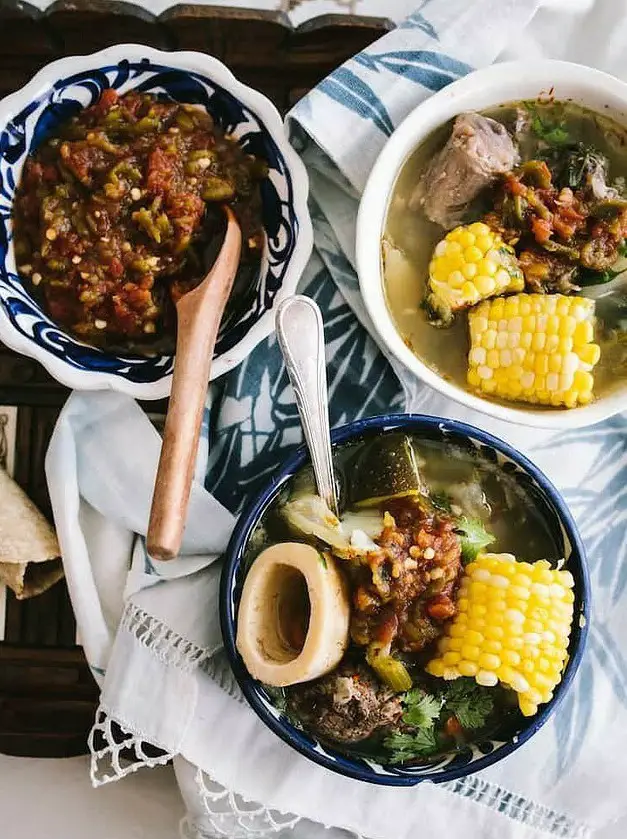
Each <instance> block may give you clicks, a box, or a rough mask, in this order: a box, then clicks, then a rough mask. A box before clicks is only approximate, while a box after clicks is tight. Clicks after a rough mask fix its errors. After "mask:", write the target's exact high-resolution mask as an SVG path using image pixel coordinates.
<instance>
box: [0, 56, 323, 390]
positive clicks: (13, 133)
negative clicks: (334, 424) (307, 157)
mask: <svg viewBox="0 0 627 839" xmlns="http://www.w3.org/2000/svg"><path fill="white" fill-rule="evenodd" d="M0 177H1V179H2V184H3V190H2V194H1V195H0V203H1V204H2V207H1V209H2V219H3V220H2V234H3V235H2V239H1V240H0V337H1V338H2V340H3V341H4V342H5V343H6V344H8V345H9V346H11V347H13V348H14V349H16V350H18V351H20V352H24V353H25V354H28V355H31V356H32V357H34V358H37V359H38V360H40V361H41V362H42V363H43V364H44V365H45V366H46V367H47V368H48V369H49V371H50V372H51V373H52V374H53V375H55V377H56V378H58V379H59V380H60V381H62V382H64V383H65V384H67V385H69V386H71V387H77V388H85V389H98V388H113V389H116V390H121V391H124V392H127V393H130V394H131V395H133V396H135V397H138V398H146V399H150V398H160V397H163V396H166V395H167V393H168V392H169V387H170V380H171V373H172V366H173V361H174V357H173V348H174V342H175V323H176V318H175V312H174V305H175V303H176V300H177V299H178V297H179V296H180V295H181V294H183V293H184V292H185V291H187V290H189V289H190V288H192V287H194V285H195V284H196V283H197V282H199V281H200V280H201V279H202V278H203V277H204V275H205V273H206V271H207V270H208V268H209V267H210V264H211V261H212V259H214V258H215V256H216V254H217V250H218V248H219V245H220V242H221V238H222V230H223V226H224V213H223V212H222V209H221V206H222V205H226V204H228V205H229V206H231V207H232V209H233V210H234V212H235V214H236V216H237V218H238V221H239V223H240V225H241V227H242V230H243V234H244V237H243V251H242V261H241V264H240V270H239V271H238V276H237V278H236V282H235V285H234V289H233V292H232V295H231V298H230V300H229V304H228V307H227V311H226V314H225V317H224V319H223V322H222V325H221V329H220V333H219V336H218V342H217V345H216V350H215V355H214V361H213V364H212V370H211V373H212V378H215V377H216V376H219V375H221V374H222V373H224V372H226V371H227V370H229V369H231V368H232V367H234V366H235V365H236V364H238V363H239V362H240V361H241V360H242V359H243V358H244V357H245V356H246V355H247V354H248V353H249V352H250V351H251V350H252V349H253V347H254V346H255V345H256V344H257V343H258V342H259V341H260V340H262V339H263V338H264V337H266V336H267V335H268V334H270V332H271V331H272V329H273V307H274V305H275V303H276V302H278V301H279V300H280V299H281V298H282V296H284V295H285V294H288V293H291V292H292V291H293V290H294V288H295V285H296V282H297V280H298V278H299V276H300V273H301V271H302V269H303V267H304V265H305V264H306V261H307V259H308V256H309V253H310V249H311V224H310V220H309V217H308V213H307V208H306V196H307V179H306V174H305V172H304V168H303V167H302V164H301V163H300V161H299V160H298V158H297V156H296V155H295V153H294V152H293V151H292V149H291V148H290V146H289V143H288V142H287V140H286V139H285V136H284V132H283V126H282V123H281V119H280V116H279V114H278V113H277V111H276V110H275V108H274V106H273V105H272V104H271V103H270V102H269V101H268V100H267V99H266V98H265V97H264V96H262V95H261V94H260V93H257V92H256V91H254V90H252V89H250V88H248V87H246V86H245V85H242V84H241V83H240V82H238V81H237V80H236V79H235V78H234V77H233V76H232V74H231V73H230V72H229V71H228V70H227V69H226V68H225V67H224V65H222V64H221V63H220V62H219V61H217V60H216V59H213V58H211V57H209V56H205V55H201V54H198V53H161V52H159V51H157V50H153V49H150V48H148V47H142V46H137V45H121V46H117V47H112V48H110V49H107V50H104V51H102V52H100V53H96V54H95V55H92V56H84V57H76V58H68V59H61V60H60V61H58V62H54V63H53V64H51V65H49V66H48V67H46V68H44V69H43V70H42V71H41V72H40V73H39V74H38V75H37V76H36V77H35V78H34V79H33V80H32V81H31V82H30V83H29V84H28V85H27V86H26V87H25V88H24V89H22V90H21V91H19V92H18V93H16V94H13V95H12V96H9V97H7V99H5V100H4V101H3V102H2V103H1V104H0Z"/></svg>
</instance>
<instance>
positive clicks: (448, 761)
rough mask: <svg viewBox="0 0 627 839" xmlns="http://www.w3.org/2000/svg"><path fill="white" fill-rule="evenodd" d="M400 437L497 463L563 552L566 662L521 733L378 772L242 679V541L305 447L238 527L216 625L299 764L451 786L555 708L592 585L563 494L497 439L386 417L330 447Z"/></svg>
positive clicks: (523, 737) (386, 780) (574, 657)
mask: <svg viewBox="0 0 627 839" xmlns="http://www.w3.org/2000/svg"><path fill="white" fill-rule="evenodd" d="M398 430H403V431H408V432H410V433H412V434H417V435H420V436H423V437H429V438H431V439H436V440H437V439H440V440H444V439H446V440H448V441H452V442H457V443H459V444H461V445H463V446H464V447H465V448H466V449H468V448H470V449H474V450H475V451H476V452H477V454H481V456H483V457H484V458H489V459H490V460H492V461H493V462H494V463H497V464H499V466H500V467H501V468H502V469H503V471H504V472H508V473H509V474H510V475H512V476H513V477H514V478H515V479H516V480H517V481H518V482H519V484H520V485H521V487H522V488H523V489H524V490H525V492H526V493H527V494H531V495H533V497H534V500H535V504H536V506H537V508H538V509H539V510H541V511H542V512H543V514H544V517H545V520H546V522H547V524H548V525H549V526H550V528H551V531H552V533H553V537H554V539H555V540H556V543H557V544H558V545H559V546H561V548H562V550H563V556H564V558H565V559H566V567H567V568H568V570H570V572H571V573H572V575H573V577H574V579H575V604H574V605H575V617H574V620H573V628H572V633H571V638H570V645H569V648H568V653H569V659H568V663H567V665H566V669H565V672H564V675H563V678H562V681H561V683H560V685H559V686H558V687H557V688H556V690H555V694H554V696H553V699H552V700H551V702H549V703H548V704H547V705H543V706H541V709H540V711H539V712H538V714H537V715H536V716H535V717H532V718H530V719H529V720H526V721H525V722H524V723H522V724H521V727H520V730H518V731H517V732H516V733H515V734H514V735H512V736H511V737H510V738H509V739H508V740H498V741H497V740H487V741H483V742H478V743H476V744H474V745H472V746H471V747H468V748H466V749H464V750H462V751H459V752H451V753H449V754H447V755H445V756H444V757H442V758H440V759H438V761H437V762H435V763H429V764H426V763H425V764H423V765H420V766H418V765H416V766H411V767H403V768H400V767H391V766H382V765H381V764H378V763H376V762H375V761H372V760H366V759H362V758H348V757H346V756H345V755H343V754H341V753H340V752H339V751H336V750H335V749H333V748H331V747H330V746H328V745H327V744H325V743H321V742H319V741H318V740H316V738H315V737H313V736H311V735H310V734H308V733H305V732H304V731H302V730H301V729H299V728H297V727H296V726H294V725H293V724H292V722H291V721H290V720H289V719H288V718H287V717H286V716H285V715H284V714H283V713H282V712H281V711H280V710H278V709H277V708H275V707H274V706H273V704H272V701H271V699H270V696H269V695H268V694H267V692H266V691H265V689H264V687H263V685H262V684H261V683H260V682H258V681H256V680H255V679H253V678H252V677H251V676H250V675H249V673H248V672H247V670H246V668H245V666H244V663H243V661H242V659H241V657H240V655H239V653H238V652H237V649H236V646H235V637H236V634H237V610H238V604H239V599H240V596H241V591H242V585H243V581H244V576H245V574H244V569H243V567H242V558H243V555H244V551H245V549H246V545H247V543H248V540H249V538H250V536H251V534H252V532H253V530H254V528H255V526H256V525H257V523H258V522H259V519H260V518H261V516H262V515H263V513H264V511H265V510H266V509H267V507H268V505H269V504H270V503H271V502H272V501H273V500H274V499H275V498H276V496H277V494H278V493H279V492H280V491H281V488H282V487H283V486H284V485H285V482H286V481H288V480H289V479H290V478H291V477H292V475H294V474H295V473H296V472H297V471H298V470H299V469H300V468H301V466H302V465H303V464H304V463H306V462H307V461H308V455H307V453H306V451H305V449H304V448H303V447H301V448H300V449H298V451H296V452H295V453H294V454H293V455H292V456H291V457H290V458H289V459H288V460H287V461H286V462H285V464H284V465H283V467H282V468H281V469H279V470H278V471H277V473H276V474H275V476H274V477H273V478H272V480H271V481H270V483H268V484H267V486H266V487H265V489H263V490H262V491H261V492H260V493H259V494H258V495H257V497H256V498H254V499H253V500H252V501H251V502H250V504H249V505H248V507H247V508H246V509H245V510H244V512H243V513H242V515H241V517H240V519H239V521H238V523H237V526H236V528H235V531H234V532H233V536H232V538H231V541H230V544H229V547H228V550H227V558H226V561H225V564H224V568H223V570H222V581H221V591H220V620H221V624H222V635H223V638H224V644H225V648H226V652H227V654H228V657H229V660H230V663H231V666H232V668H233V672H234V674H235V677H236V678H237V681H238V683H239V685H240V687H241V689H242V691H243V693H244V695H245V696H246V699H247V700H248V702H249V703H250V705H251V707H252V708H253V710H254V711H255V712H256V713H257V714H258V715H259V717H260V718H261V719H262V720H263V722H265V723H266V725H267V726H268V727H269V728H270V729H272V731H274V733H275V734H278V736H279V737H280V738H281V739H282V740H284V741H285V742H286V743H288V744H289V745H290V746H292V747H293V748H295V749H296V750H297V751H299V752H300V753H301V754H303V755H305V757H308V758H309V759H310V760H313V761H314V762H315V763H318V764H320V765H321V766H324V767H326V768H327V769H331V770H333V771H334V772H338V773H339V774H340V775H346V776H347V777H349V778H355V779H357V780H360V781H368V782H370V783H375V784H384V785H388V786H412V785H414V784H417V783H420V782H421V781H432V782H433V783H442V782H443V781H451V780H454V779H455V778H461V777H463V776H464V775H469V774H471V773H474V772H477V771H479V770H480V769H484V768H485V767H487V766H490V765H491V764H493V763H496V762H497V761H498V760H501V759H502V758H504V757H505V756H506V755H508V754H511V752H513V751H515V750H516V749H517V748H519V746H521V745H522V744H523V743H524V742H525V741H527V740H528V739H529V738H530V737H532V736H533V735H534V734H535V733H536V732H537V731H538V730H539V729H540V728H541V727H542V726H543V725H544V723H545V722H546V721H547V719H548V718H549V717H550V715H551V714H552V713H553V712H554V711H556V709H557V708H558V706H559V705H560V704H561V702H562V700H563V698H564V695H565V693H566V691H567V690H568V688H569V685H570V683H571V682H572V680H573V677H574V675H575V672H576V671H577V668H578V666H579V662H580V660H581V657H582V655H583V649H584V644H585V640H586V636H587V632H588V628H587V624H588V615H589V612H590V583H589V579H588V571H587V566H586V558H585V552H584V547H583V543H582V541H581V537H580V536H579V533H578V531H577V528H576V525H575V523H574V520H573V518H572V516H571V514H570V512H569V510H568V508H567V507H566V504H565V503H564V500H563V499H562V497H561V495H560V494H559V492H558V491H557V490H556V489H555V487H554V486H553V485H552V484H551V482H550V481H549V480H548V478H546V477H545V475H544V474H543V473H542V472H540V470H539V469H538V468H537V467H536V466H534V465H533V463H531V461H529V460H527V458H525V457H524V456H523V455H521V454H519V453H518V452H517V451H515V450H514V449H513V448H512V447H511V446H509V445H508V444H507V443H504V442H503V441H502V440H499V439H498V438H497V437H493V436H492V435H491V434H487V433H486V432H485V431H480V430H479V429H478V428H475V427H473V426H471V425H467V424H466V423H462V422H457V421H455V420H447V419H440V418H438V417H427V416H422V415H420V414H389V415H387V416H382V417H372V418H370V419H365V420H358V421H356V422H352V423H350V424H348V425H345V426H342V427H341V428H338V429H336V430H335V431H333V432H332V435H331V436H332V439H333V443H334V444H339V443H345V442H347V441H348V440H352V439H355V438H361V437H366V436H369V435H375V434H381V433H385V432H389V431H398Z"/></svg>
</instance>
